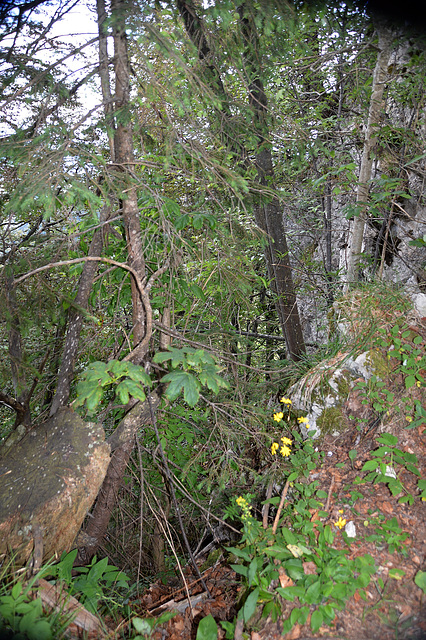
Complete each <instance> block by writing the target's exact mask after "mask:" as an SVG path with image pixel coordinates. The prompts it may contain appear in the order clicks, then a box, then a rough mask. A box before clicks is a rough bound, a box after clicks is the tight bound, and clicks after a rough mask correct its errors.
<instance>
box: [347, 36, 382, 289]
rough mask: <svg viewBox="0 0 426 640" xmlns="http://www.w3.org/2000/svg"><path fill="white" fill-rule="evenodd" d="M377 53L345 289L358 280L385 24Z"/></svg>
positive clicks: (379, 98) (378, 110) (379, 107)
mask: <svg viewBox="0 0 426 640" xmlns="http://www.w3.org/2000/svg"><path fill="white" fill-rule="evenodd" d="M377 30H378V35H379V49H380V51H379V54H378V56H377V62H376V67H375V69H374V75H373V88H372V93H371V98H370V108H369V112H368V121H367V129H366V132H365V139H364V148H363V152H362V159H361V167H360V172H359V183H358V190H357V195H356V202H357V214H356V217H355V218H354V221H353V225H352V232H351V235H350V240H349V256H348V270H347V276H346V283H345V291H348V289H349V288H350V286H351V285H352V284H353V283H354V282H356V281H357V280H358V277H359V274H358V268H359V262H360V256H361V251H362V243H363V239H364V229H365V222H366V217H367V206H368V191H369V183H370V179H371V169H372V166H373V151H374V148H375V146H376V144H377V125H378V124H379V123H380V116H381V110H382V103H383V93H384V90H385V84H386V80H387V74H388V66H389V57H390V54H391V45H392V32H391V31H390V29H389V28H387V27H386V26H384V25H378V28H377Z"/></svg>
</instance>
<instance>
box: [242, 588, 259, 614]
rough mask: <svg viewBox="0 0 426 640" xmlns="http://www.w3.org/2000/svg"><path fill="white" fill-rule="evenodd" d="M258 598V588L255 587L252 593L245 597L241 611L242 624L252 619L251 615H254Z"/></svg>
mask: <svg viewBox="0 0 426 640" xmlns="http://www.w3.org/2000/svg"><path fill="white" fill-rule="evenodd" d="M258 596H259V587H257V588H256V589H255V590H254V591H252V592H251V593H250V595H249V596H248V597H247V599H246V601H245V603H244V607H243V611H242V615H243V620H244V622H248V621H249V620H250V618H251V617H252V615H253V614H254V612H255V611H256V607H257V598H258Z"/></svg>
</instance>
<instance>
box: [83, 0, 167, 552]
mask: <svg viewBox="0 0 426 640" xmlns="http://www.w3.org/2000/svg"><path fill="white" fill-rule="evenodd" d="M97 9H98V24H99V32H100V34H101V36H102V37H100V43H102V42H103V37H106V36H105V34H104V32H103V23H104V20H105V6H104V3H103V1H102V0H98V2H97ZM111 13H112V17H113V23H112V24H113V26H112V30H113V39H114V72H115V109H116V111H119V112H120V118H119V119H117V122H116V125H115V129H114V140H113V144H112V145H111V144H110V147H111V149H113V150H114V157H113V163H114V178H115V180H116V183H117V184H118V185H120V190H121V191H122V193H123V194H124V197H123V201H122V215H123V222H124V228H125V233H126V242H127V253H128V264H129V266H131V267H132V268H133V269H135V270H136V271H137V273H138V275H139V278H140V281H143V280H144V277H145V260H144V252H143V244H142V234H141V225H140V219H139V209H138V200H137V189H136V186H135V184H134V183H133V182H132V179H131V177H130V174H131V172H132V169H133V167H134V150H133V129H132V125H131V119H130V113H129V102H130V64H129V58H128V53H127V37H126V30H125V17H124V2H123V0H112V2H111ZM105 52H106V43H104V44H103V47H102V48H100V52H99V55H100V59H101V62H102V56H105V55H106V53H105ZM100 67H101V68H102V69H103V71H102V73H103V74H104V77H103V80H102V85H101V86H102V91H103V99H104V103H105V104H108V101H109V99H110V93H109V86H110V84H109V76H108V77H105V65H104V66H103V67H102V64H101V65H100ZM106 70H108V69H106ZM131 287H132V310H133V311H132V313H133V318H132V319H133V347H134V348H133V350H132V352H131V354H130V356H129V359H130V360H131V361H132V362H134V363H135V364H141V363H143V361H144V359H145V357H146V354H147V351H148V345H149V339H150V323H148V322H147V319H149V318H148V316H149V314H150V305H149V300H148V297H147V294H146V293H145V292H144V291H140V290H139V289H138V286H137V283H136V282H135V280H134V279H133V278H132V282H131ZM151 402H152V404H153V405H154V407H155V408H156V407H157V406H158V402H159V399H158V398H157V397H155V399H154V397H152V399H151ZM129 408H130V411H129V412H128V413H127V414H126V416H125V417H124V418H123V420H122V422H121V424H120V425H119V426H118V427H117V429H116V431H115V432H114V434H113V436H112V439H111V443H110V444H111V445H112V449H113V455H112V458H111V462H110V465H109V467H108V471H107V474H106V477H105V480H104V483H103V485H102V488H101V491H100V492H99V495H98V498H97V501H96V505H95V508H94V510H93V513H92V514H91V517H90V519H89V521H88V523H87V527H86V528H85V531H84V533H83V534H82V536H81V543H80V544H79V553H78V556H77V560H76V562H77V564H81V563H86V562H88V561H89V560H90V559H91V558H92V557H93V555H94V554H95V553H96V551H97V549H98V548H99V546H100V544H101V542H102V539H103V537H104V535H105V533H106V531H107V527H108V523H109V520H110V518H111V514H112V510H113V508H114V506H115V504H116V500H117V496H118V492H119V489H120V486H121V483H122V481H123V476H124V473H125V470H126V467H127V464H128V462H129V458H130V454H131V452H132V449H133V446H134V442H135V435H136V432H137V430H138V429H139V428H140V427H141V426H142V425H143V424H146V423H148V422H150V421H151V409H150V406H149V402H148V400H147V401H145V402H144V403H136V404H135V403H132V404H130V406H129Z"/></svg>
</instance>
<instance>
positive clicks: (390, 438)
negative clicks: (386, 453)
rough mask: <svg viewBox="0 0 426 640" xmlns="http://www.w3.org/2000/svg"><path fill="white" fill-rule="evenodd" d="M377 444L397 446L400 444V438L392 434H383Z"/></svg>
mask: <svg viewBox="0 0 426 640" xmlns="http://www.w3.org/2000/svg"><path fill="white" fill-rule="evenodd" d="M377 442H380V443H381V444H388V445H395V444H398V438H397V437H396V436H394V435H392V434H391V433H382V435H381V436H380V437H379V438H377Z"/></svg>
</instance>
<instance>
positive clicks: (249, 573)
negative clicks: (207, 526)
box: [229, 483, 376, 633]
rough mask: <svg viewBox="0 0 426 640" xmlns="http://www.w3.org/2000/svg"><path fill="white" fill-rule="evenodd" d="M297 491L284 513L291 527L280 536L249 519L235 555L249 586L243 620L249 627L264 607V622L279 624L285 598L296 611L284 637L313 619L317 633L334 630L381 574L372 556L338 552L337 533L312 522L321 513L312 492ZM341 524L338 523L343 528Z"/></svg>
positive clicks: (283, 528)
mask: <svg viewBox="0 0 426 640" xmlns="http://www.w3.org/2000/svg"><path fill="white" fill-rule="evenodd" d="M293 489H294V490H295V493H294V498H293V500H292V504H291V508H290V509H289V510H288V511H286V512H283V514H284V516H283V520H285V521H286V522H288V523H289V524H288V526H280V527H279V528H278V530H277V531H276V533H275V534H274V533H273V531H272V529H270V528H269V529H267V530H265V529H263V528H262V526H261V524H260V523H257V522H253V520H254V519H252V518H247V517H246V516H245V515H244V513H243V516H242V522H243V525H244V532H243V537H242V541H241V544H240V546H239V547H232V548H230V549H229V551H230V552H231V553H232V554H233V555H234V556H235V557H236V558H238V559H239V563H238V564H233V565H232V567H233V569H234V570H235V571H236V572H237V573H238V574H239V575H241V576H242V577H243V581H244V585H245V592H244V596H243V599H242V601H241V606H240V610H239V613H238V617H241V618H242V619H243V620H244V622H248V621H249V620H250V618H251V617H252V615H253V614H254V613H255V611H256V609H257V607H258V606H259V605H260V607H261V608H262V617H265V616H268V615H270V616H271V618H272V620H277V619H278V617H280V616H281V611H282V605H281V602H280V598H284V599H285V600H288V601H290V602H294V603H295V604H296V608H295V609H293V610H292V611H291V613H290V616H289V617H288V618H287V619H286V620H284V624H283V632H284V633H286V632H288V631H290V629H291V628H292V627H293V625H294V624H295V623H296V622H299V623H300V624H304V623H305V622H306V620H307V618H308V615H309V613H311V628H312V630H313V631H314V632H315V631H317V630H318V629H319V627H320V626H321V625H323V624H331V622H332V621H333V619H334V617H335V613H336V611H337V610H339V609H342V608H343V607H344V605H345V602H346V601H347V599H348V598H350V597H351V596H352V595H353V594H354V593H355V591H356V590H358V591H359V593H362V592H363V590H364V589H365V587H366V586H367V585H368V584H369V582H370V579H371V575H372V574H373V573H374V572H375V571H376V568H375V565H374V560H373V558H372V557H371V556H368V555H366V556H361V557H358V558H355V559H349V558H348V556H347V553H348V552H347V551H346V550H336V549H334V548H333V547H332V544H333V541H334V537H335V533H334V532H333V528H332V527H331V526H330V525H328V524H327V525H324V524H323V523H322V522H320V521H318V520H317V521H315V522H312V519H311V514H310V512H309V509H310V508H312V507H314V508H315V507H316V508H317V509H320V507H321V503H320V502H319V501H318V500H316V499H315V498H314V497H313V495H312V493H311V490H312V489H311V490H308V491H307V490H306V485H300V484H298V483H297V484H296V483H295V485H294V487H293ZM321 497H322V496H321ZM320 513H321V514H322V516H324V515H326V514H325V512H320ZM340 520H341V519H340V518H339V522H338V523H336V525H338V526H339V527H340V526H341V524H340ZM344 522H345V521H344V520H342V523H344ZM278 584H281V585H285V586H276V585H278Z"/></svg>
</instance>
